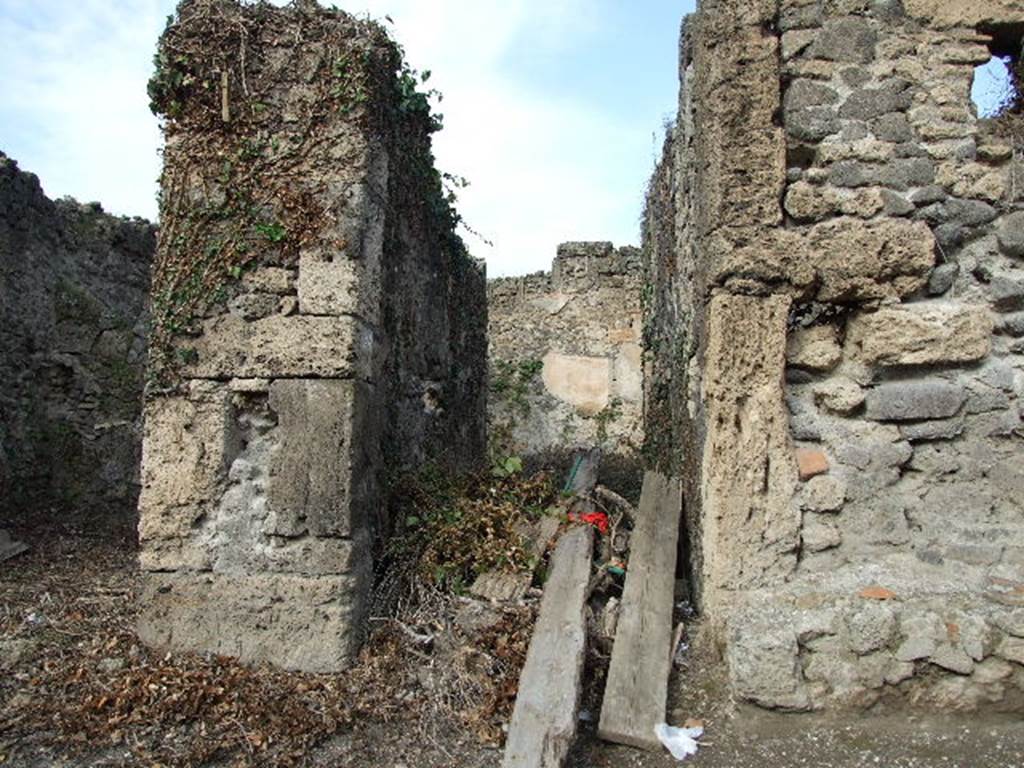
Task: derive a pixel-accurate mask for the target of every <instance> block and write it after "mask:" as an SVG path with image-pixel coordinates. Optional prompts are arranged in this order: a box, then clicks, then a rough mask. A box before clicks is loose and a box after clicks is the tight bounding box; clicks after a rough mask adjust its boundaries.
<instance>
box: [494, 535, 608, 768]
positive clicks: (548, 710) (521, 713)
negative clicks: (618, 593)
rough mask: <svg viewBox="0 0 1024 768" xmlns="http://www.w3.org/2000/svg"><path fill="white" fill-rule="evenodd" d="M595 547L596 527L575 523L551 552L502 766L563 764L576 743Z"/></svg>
mask: <svg viewBox="0 0 1024 768" xmlns="http://www.w3.org/2000/svg"><path fill="white" fill-rule="evenodd" d="M593 549H594V530H593V528H591V527H590V526H588V525H585V526H576V527H574V528H571V529H570V530H569V531H567V532H566V533H565V534H563V536H562V538H561V539H559V541H558V546H557V547H556V548H555V551H554V554H552V556H551V568H550V571H549V576H548V580H547V583H546V584H545V585H544V597H543V598H542V599H541V604H540V615H539V616H538V618H537V626H536V628H535V629H534V631H533V638H532V639H531V640H530V648H529V650H528V651H527V654H526V664H525V666H524V667H523V672H522V674H521V675H520V677H519V694H518V696H517V697H516V706H515V709H514V710H513V712H512V721H511V722H510V723H509V729H508V740H507V741H506V743H505V757H504V760H503V761H502V768H559V767H560V766H561V765H562V764H563V763H564V761H565V758H566V757H567V756H568V754H569V749H570V748H571V747H572V742H573V739H574V738H575V737H576V720H577V709H578V707H579V699H580V693H581V691H582V688H583V660H584V655H585V652H586V647H587V625H586V616H585V610H584V608H585V600H586V591H587V582H588V581H589V579H590V566H591V559H592V557H593Z"/></svg>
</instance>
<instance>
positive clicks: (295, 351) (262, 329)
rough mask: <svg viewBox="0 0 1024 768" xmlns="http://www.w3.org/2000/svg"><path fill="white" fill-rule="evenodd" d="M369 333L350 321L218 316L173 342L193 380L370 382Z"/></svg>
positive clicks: (347, 318)
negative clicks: (199, 331)
mask: <svg viewBox="0 0 1024 768" xmlns="http://www.w3.org/2000/svg"><path fill="white" fill-rule="evenodd" d="M373 350H374V339H373V331H372V330H371V328H370V327H369V326H367V325H365V324H364V323H362V322H361V321H360V320H358V319H357V318H354V317H311V316H306V315H294V316H291V317H285V316H283V315H274V316H273V317H267V318H264V319H262V320H255V321H252V322H247V321H245V320H243V319H242V318H240V317H237V316H234V315H221V316H218V317H215V318H211V319H209V320H207V321H206V322H204V323H203V333H202V335H201V336H199V337H198V338H196V339H187V340H185V341H180V342H178V352H179V355H180V357H181V358H182V359H183V360H185V361H186V363H185V365H184V366H183V369H182V372H183V374H184V375H185V376H186V377H188V378H196V379H232V378H239V379H260V378H263V379H272V378H333V379H347V378H364V379H369V378H372V374H373V372H374V360H373Z"/></svg>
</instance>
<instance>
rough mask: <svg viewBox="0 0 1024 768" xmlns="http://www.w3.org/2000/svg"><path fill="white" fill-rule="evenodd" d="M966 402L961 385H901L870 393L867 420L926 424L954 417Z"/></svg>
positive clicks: (921, 383)
mask: <svg viewBox="0 0 1024 768" xmlns="http://www.w3.org/2000/svg"><path fill="white" fill-rule="evenodd" d="M966 400H967V392H966V390H965V389H964V387H963V386H961V385H959V384H951V383H949V382H944V381H900V382H891V383H888V384H882V385H881V386H879V387H875V389H873V390H871V391H870V392H868V397H867V416H868V418H869V419H874V420H876V421H926V420H931V419H947V418H949V417H951V416H955V415H956V413H957V412H958V411H959V410H960V408H961V407H962V406H963V404H964V403H965V402H966Z"/></svg>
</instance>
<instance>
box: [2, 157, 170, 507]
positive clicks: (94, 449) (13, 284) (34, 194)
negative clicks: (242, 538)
mask: <svg viewBox="0 0 1024 768" xmlns="http://www.w3.org/2000/svg"><path fill="white" fill-rule="evenodd" d="M155 248H156V242H155V230H154V228H153V226H152V225H151V224H149V223H148V222H146V221H143V220H141V219H125V218H118V217H115V216H110V215H107V214H105V213H103V211H102V209H101V208H100V207H99V206H98V205H95V204H90V205H81V204H79V203H76V202H74V201H73V200H60V201H57V202H54V201H52V200H49V199H47V197H46V196H45V195H44V194H43V190H42V188H41V187H40V184H39V180H38V179H37V178H36V177H35V176H34V175H32V174H30V173H25V172H24V171H21V170H19V169H18V165H17V163H16V162H15V161H14V160H12V159H9V158H8V157H7V156H6V155H4V154H3V153H0V525H2V524H3V522H18V521H26V520H29V519H31V518H36V519H38V518H40V517H46V518H48V519H70V518H71V517H72V516H74V517H76V518H77V519H81V516H82V515H86V516H90V515H100V516H103V517H105V518H107V519H116V518H118V517H120V518H122V519H128V518H130V516H131V514H132V513H133V511H134V507H135V504H136V500H137V498H138V492H139V485H138V462H139V453H140V447H141V412H142V388H143V380H144V372H145V361H146V338H145V336H146V326H147V293H148V288H149V269H150V263H151V261H152V256H153V252H154V250H155Z"/></svg>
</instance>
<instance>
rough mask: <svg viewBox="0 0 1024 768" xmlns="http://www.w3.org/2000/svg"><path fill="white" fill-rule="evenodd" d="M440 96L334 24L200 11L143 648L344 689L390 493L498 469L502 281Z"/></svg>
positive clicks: (310, 16)
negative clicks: (496, 282) (458, 178)
mask: <svg viewBox="0 0 1024 768" xmlns="http://www.w3.org/2000/svg"><path fill="white" fill-rule="evenodd" d="M419 84H420V79H419V78H418V77H417V76H416V74H415V73H414V72H412V70H410V69H408V67H406V66H405V65H404V63H403V62H402V60H401V56H400V53H399V51H398V49H397V47H396V46H395V44H394V43H393V42H391V40H390V39H389V38H388V36H387V35H386V33H385V32H384V31H383V29H382V28H380V27H379V26H378V25H376V24H374V23H371V22H367V21H360V20H356V19H355V18H353V17H351V16H349V15H347V14H345V13H342V12H339V11H333V10H325V9H322V8H320V7H319V6H318V5H317V4H316V3H311V2H309V3H303V2H300V3H296V4H293V5H291V6H289V7H287V8H283V9H278V8H274V7H271V6H269V5H265V4H260V5H255V6H251V5H242V4H240V3H238V2H234V1H233V0H186V2H183V3H182V4H181V5H180V6H179V8H178V10H177V13H176V15H175V17H174V18H173V19H172V22H171V24H170V26H169V27H168V29H167V31H166V32H165V34H164V36H163V38H162V40H161V46H160V52H159V54H158V57H157V71H156V74H155V75H154V78H153V81H152V82H151V84H150V94H151V96H152V98H153V101H154V108H155V109H156V110H157V111H158V112H159V113H160V114H162V115H163V117H164V120H165V134H166V149H165V154H164V159H165V166H164V174H163V179H162V190H163V192H162V200H161V233H160V241H159V250H158V255H157V261H156V267H155V274H154V282H153V332H152V339H153V353H152V364H151V378H152V381H151V384H150V388H149V393H148V394H149V397H148V401H147V405H146V427H145V439H144V448H143V467H142V482H143V487H142V496H141V501H140V523H139V530H140V538H141V545H142V553H141V565H142V568H143V570H144V571H145V594H144V595H143V597H142V605H143V613H142V617H141V619H140V625H139V630H140V635H141V636H142V637H143V638H144V640H145V641H147V642H148V643H150V644H152V645H154V646H159V647H168V648H174V649H187V650H193V651H206V652H213V653H220V654H227V655H232V656H236V657H239V658H241V659H243V660H247V661H269V662H272V663H275V664H277V665H279V666H282V667H286V668H291V669H300V670H310V671H333V670H338V669H340V668H342V667H343V666H345V664H346V663H347V662H348V660H349V659H350V657H351V655H352V654H353V652H354V651H355V649H356V648H357V645H358V643H359V641H360V639H361V635H362V633H363V630H364V625H365V621H364V618H365V613H366V607H367V595H368V590H369V587H370V583H371V578H372V568H373V553H374V552H375V551H377V550H378V549H379V547H380V545H381V543H382V542H383V541H384V540H385V539H386V537H387V535H388V532H389V522H388V520H387V517H386V512H385V507H384V504H383V493H384V490H383V487H382V484H383V482H384V481H385V479H386V476H387V473H389V472H391V471H395V470H401V469H406V468H411V467H414V466H416V465H418V464H420V463H422V462H424V461H426V460H428V459H430V460H435V461H438V462H442V463H446V464H448V465H450V466H452V467H459V466H463V465H465V464H467V463H469V462H471V461H474V460H476V459H477V458H478V457H479V456H481V455H483V452H484V421H483V416H484V397H485V388H484V387H485V378H486V359H485V357H486V336H485V333H486V305H485V301H486V297H485V279H484V275H483V271H482V268H481V267H480V266H479V265H478V264H477V263H476V262H474V261H473V260H472V259H471V258H470V257H469V256H468V254H467V253H466V251H465V248H464V247H463V245H462V243H461V241H460V240H459V239H458V238H457V237H456V236H455V235H454V224H455V217H454V213H453V212H452V211H451V209H450V208H449V206H448V205H447V203H446V201H445V198H444V191H443V189H442V179H441V176H440V175H439V174H438V173H437V171H436V170H435V169H434V167H433V158H432V156H431V153H430V134H431V132H432V130H434V129H435V128H436V124H435V122H434V119H433V117H432V115H431V114H430V105H429V101H428V99H427V97H426V95H425V94H423V93H422V92H421V91H420V90H419Z"/></svg>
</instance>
